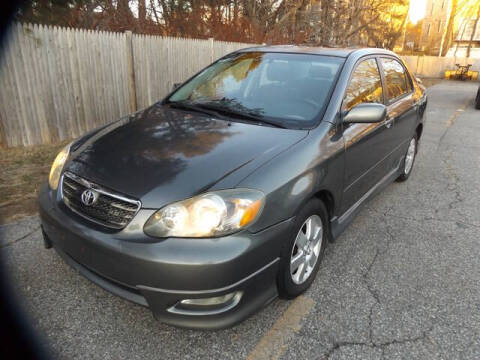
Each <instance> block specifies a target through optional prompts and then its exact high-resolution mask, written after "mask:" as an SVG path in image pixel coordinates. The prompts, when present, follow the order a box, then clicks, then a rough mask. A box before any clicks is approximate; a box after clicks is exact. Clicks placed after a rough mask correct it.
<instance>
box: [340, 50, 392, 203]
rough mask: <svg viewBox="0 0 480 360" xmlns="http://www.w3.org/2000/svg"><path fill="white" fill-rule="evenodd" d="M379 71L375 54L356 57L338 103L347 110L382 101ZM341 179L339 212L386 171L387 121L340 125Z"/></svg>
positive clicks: (389, 146) (388, 133) (388, 150)
mask: <svg viewBox="0 0 480 360" xmlns="http://www.w3.org/2000/svg"><path fill="white" fill-rule="evenodd" d="M383 93H384V91H383V86H382V79H381V75H380V70H379V67H378V64H377V60H376V58H375V57H370V58H364V59H362V60H360V61H359V62H358V63H357V65H356V68H355V70H354V71H353V73H352V76H351V78H350V82H349V85H348V87H347V90H346V93H345V97H344V100H343V105H342V112H343V113H345V112H348V111H349V110H351V109H352V108H353V107H354V106H356V105H358V104H362V103H380V104H383V103H384V94H383ZM343 127H344V129H343V137H344V140H345V175H344V176H345V178H344V184H345V188H344V193H343V200H342V212H344V211H346V210H348V209H349V208H350V207H352V206H353V205H354V204H355V203H356V202H357V201H359V200H360V199H361V197H362V196H363V195H364V194H365V193H366V192H367V191H368V190H370V189H371V188H372V187H373V186H374V185H375V184H376V183H377V182H379V181H380V180H381V179H382V177H383V176H385V174H386V173H387V171H388V168H387V166H388V161H387V155H388V154H389V152H390V151H391V150H390V148H391V144H389V139H390V138H391V137H392V135H391V131H392V129H391V123H387V122H385V121H383V122H380V123H368V124H343Z"/></svg>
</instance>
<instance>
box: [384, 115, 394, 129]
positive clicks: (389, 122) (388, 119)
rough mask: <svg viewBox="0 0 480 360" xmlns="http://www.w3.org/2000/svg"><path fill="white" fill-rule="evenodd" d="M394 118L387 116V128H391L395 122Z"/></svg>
mask: <svg viewBox="0 0 480 360" xmlns="http://www.w3.org/2000/svg"><path fill="white" fill-rule="evenodd" d="M393 120H394V118H392V117H390V116H388V115H387V118H386V119H385V127H386V128H387V129H389V128H391V127H392V124H393Z"/></svg>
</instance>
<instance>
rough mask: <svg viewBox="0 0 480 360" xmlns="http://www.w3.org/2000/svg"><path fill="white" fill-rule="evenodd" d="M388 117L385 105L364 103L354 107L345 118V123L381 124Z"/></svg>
mask: <svg viewBox="0 0 480 360" xmlns="http://www.w3.org/2000/svg"><path fill="white" fill-rule="evenodd" d="M386 116H387V107H386V106H385V105H383V104H371V103H364V104H358V105H357V106H355V107H353V108H352V109H351V110H350V111H349V112H348V113H346V114H345V115H344V116H343V122H344V123H347V124H356V123H379V122H382V121H383V120H384V119H385V117H386Z"/></svg>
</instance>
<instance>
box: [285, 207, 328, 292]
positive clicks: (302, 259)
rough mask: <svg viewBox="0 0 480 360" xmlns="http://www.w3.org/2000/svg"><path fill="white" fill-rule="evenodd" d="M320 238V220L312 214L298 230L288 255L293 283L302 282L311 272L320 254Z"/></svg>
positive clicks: (321, 236)
mask: <svg viewBox="0 0 480 360" xmlns="http://www.w3.org/2000/svg"><path fill="white" fill-rule="evenodd" d="M322 239H323V226H322V220H321V219H320V217H319V216H318V215H312V216H310V217H309V218H308V219H307V220H305V222H304V223H303V225H302V227H301V228H300V230H299V231H298V234H297V237H296V239H295V243H294V244H293V248H292V253H291V256H290V275H291V277H292V280H293V282H294V283H295V284H297V285H299V284H303V283H304V282H305V281H307V279H308V278H309V277H310V275H311V274H312V271H313V269H314V268H315V265H316V264H317V261H318V257H319V256H320V250H321V247H322Z"/></svg>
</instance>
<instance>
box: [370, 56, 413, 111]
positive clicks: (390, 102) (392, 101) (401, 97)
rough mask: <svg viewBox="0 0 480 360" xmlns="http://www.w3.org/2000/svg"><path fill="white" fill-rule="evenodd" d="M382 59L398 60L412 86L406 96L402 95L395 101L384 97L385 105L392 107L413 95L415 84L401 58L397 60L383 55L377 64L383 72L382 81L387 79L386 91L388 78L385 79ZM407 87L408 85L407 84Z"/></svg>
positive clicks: (379, 57)
mask: <svg viewBox="0 0 480 360" xmlns="http://www.w3.org/2000/svg"><path fill="white" fill-rule="evenodd" d="M382 59H391V60H396V61H398V63H399V64H400V65H401V66H402V68H403V70H404V71H405V75H406V78H407V81H409V83H410V86H409V91H408V92H406V93H405V94H402V95H400V96H397V97H396V98H393V99H387V96H386V95H384V99H385V105H387V106H388V105H392V104H394V103H396V102H398V101H400V100H402V99H403V98H405V97H407V96H409V95H411V94H413V92H414V91H413V90H414V88H413V82H412V78H411V77H410V74H409V72H408V69H407V68H406V67H405V65H404V64H403V61H401V60H400V59H399V58H396V57H394V56H389V55H381V56H378V59H377V62H378V65H379V66H380V72H381V76H382V79H385V83H384V89H386V88H387V78H386V77H385V70H384V69H383V64H382V61H381V60H382ZM405 85H407V84H405Z"/></svg>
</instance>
